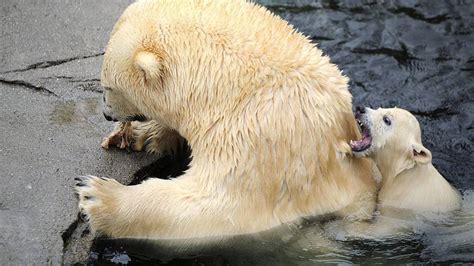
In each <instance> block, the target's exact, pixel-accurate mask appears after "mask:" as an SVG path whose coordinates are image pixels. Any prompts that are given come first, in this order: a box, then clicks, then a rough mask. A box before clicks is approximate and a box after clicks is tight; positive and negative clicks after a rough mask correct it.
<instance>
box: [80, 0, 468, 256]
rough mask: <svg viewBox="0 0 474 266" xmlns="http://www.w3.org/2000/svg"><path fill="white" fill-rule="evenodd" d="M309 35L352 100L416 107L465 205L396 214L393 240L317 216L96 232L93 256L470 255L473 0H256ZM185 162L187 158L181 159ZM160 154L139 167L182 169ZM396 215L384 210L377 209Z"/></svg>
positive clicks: (426, 139)
mask: <svg viewBox="0 0 474 266" xmlns="http://www.w3.org/2000/svg"><path fill="white" fill-rule="evenodd" d="M259 2H260V3H262V4H264V5H266V6H267V7H268V8H269V9H271V10H272V11H274V12H276V13H277V14H279V15H280V16H282V17H283V18H284V19H286V20H288V21H290V22H291V23H292V24H294V25H295V26H296V27H297V28H298V29H299V30H301V31H303V32H304V33H305V34H307V35H309V36H310V37H311V39H312V40H313V41H314V42H315V43H317V46H318V47H320V48H321V49H322V50H323V51H324V52H325V53H326V54H328V55H329V56H330V57H331V59H332V61H333V62H334V63H336V64H337V65H338V66H339V67H340V68H341V69H342V70H343V71H344V73H345V74H346V75H347V76H348V77H349V78H350V80H351V83H350V86H351V91H352V94H353V96H354V105H358V104H362V105H371V106H374V107H377V106H384V107H392V106H398V107H402V108H405V109H408V110H410V111H411V112H412V113H414V114H416V116H417V118H418V120H419V121H420V124H421V127H422V131H423V143H424V145H425V146H426V147H427V148H429V149H430V150H431V151H432V153H433V164H434V165H435V167H436V168H437V169H438V170H439V171H440V172H441V173H442V174H443V175H444V176H445V177H446V178H447V179H448V180H449V181H450V182H451V183H452V184H453V185H454V186H455V187H456V188H458V189H459V190H460V191H461V192H462V193H463V208H462V210H461V211H459V212H457V213H455V214H454V215H453V216H446V217H439V220H438V221H437V222H436V223H433V222H427V221H425V220H423V219H422V217H416V216H410V217H408V218H407V219H399V220H392V222H393V223H395V224H398V225H400V226H403V227H404V228H405V229H406V230H405V231H404V233H402V234H399V235H397V236H395V237H393V238H390V239H378V240H374V239H372V240H369V239H354V238H351V237H348V236H347V235H345V234H344V229H343V224H341V222H340V221H332V220H331V219H330V217H322V218H320V219H319V220H315V221H306V222H305V223H304V224H303V225H301V226H292V227H290V226H282V227H281V228H278V229H275V230H272V231H270V232H263V233H260V234H256V235H251V236H239V237H234V238H232V239H226V240H213V241H211V243H209V244H207V245H204V246H203V245H197V244H195V243H194V242H193V241H192V240H187V241H181V242H170V241H139V240H134V241H132V240H108V239H104V238H98V239H96V240H95V241H94V244H93V246H92V249H91V251H90V255H89V263H92V264H94V263H129V264H144V263H155V264H159V263H169V264H193V265H197V264H213V265H228V264H230V265H247V264H258V265H262V264H263V265H267V264H268V265H275V264H280V265H290V264H302V265H305V264H314V263H364V264H366V263H387V262H389V263H408V262H474V192H473V190H474V159H473V156H472V154H473V143H474V126H473V121H474V104H473V102H474V34H473V31H474V3H473V2H472V1H470V0H449V1H422V0H410V1H408V0H407V1H384V0H379V1H375V0H352V1H349V0H346V1H335V0H326V1H317V0H313V1H310V0H298V1H289V0H262V1H259ZM181 163H182V164H183V163H184V164H185V163H186V160H184V161H181ZM171 165H172V164H170V162H169V161H166V160H161V161H158V162H157V163H156V164H154V165H152V166H150V167H148V168H145V169H142V171H141V172H139V173H137V175H136V176H135V182H139V181H140V180H141V179H142V178H144V177H147V176H157V175H158V176H159V175H160V174H163V176H166V175H168V174H172V175H178V174H179V173H180V170H179V169H176V167H174V166H171ZM178 168H179V167H178ZM381 218H384V219H393V218H390V217H381Z"/></svg>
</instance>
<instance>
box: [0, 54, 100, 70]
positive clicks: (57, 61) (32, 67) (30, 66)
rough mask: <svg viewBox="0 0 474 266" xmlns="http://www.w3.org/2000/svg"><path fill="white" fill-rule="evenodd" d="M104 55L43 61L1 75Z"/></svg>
mask: <svg viewBox="0 0 474 266" xmlns="http://www.w3.org/2000/svg"><path fill="white" fill-rule="evenodd" d="M102 55H104V52H101V53H98V54H92V55H84V56H75V57H69V58H64V59H59V60H50V61H49V60H48V61H43V62H38V63H34V64H32V65H29V66H27V67H25V68H20V69H14V70H8V71H5V72H0V74H8V73H19V72H25V71H28V70H32V69H42V68H48V67H53V66H57V65H61V64H64V63H68V62H71V61H75V60H80V59H87V58H92V57H98V56H102Z"/></svg>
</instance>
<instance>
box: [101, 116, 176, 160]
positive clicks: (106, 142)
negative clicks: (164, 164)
mask: <svg viewBox="0 0 474 266" xmlns="http://www.w3.org/2000/svg"><path fill="white" fill-rule="evenodd" d="M179 140H180V137H179V135H178V133H176V132H175V131H173V130H171V129H169V128H166V127H165V126H163V125H161V124H160V123H158V122H156V121H154V120H151V121H147V122H138V121H133V122H117V123H116V125H115V127H114V130H112V132H111V133H110V134H109V135H108V136H107V137H105V138H104V139H103V140H102V143H101V146H102V147H103V148H104V149H109V148H110V146H116V147H118V148H120V149H127V150H129V151H130V150H133V151H142V150H143V149H145V150H146V151H147V152H149V153H153V154H158V155H162V154H165V153H171V154H172V153H174V152H176V147H177V146H178V141H179Z"/></svg>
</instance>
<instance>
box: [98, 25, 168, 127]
mask: <svg viewBox="0 0 474 266" xmlns="http://www.w3.org/2000/svg"><path fill="white" fill-rule="evenodd" d="M123 20H124V19H123ZM153 39H154V38H153V37H152V36H150V35H149V34H148V33H146V32H141V31H140V30H137V29H136V27H134V24H133V23H130V22H129V21H127V20H125V21H119V23H117V25H116V26H115V28H114V30H113V32H112V36H111V38H110V41H109V43H108V45H107V49H106V52H105V55H104V61H103V65H102V73H101V83H102V86H103V87H104V94H103V100H104V116H105V118H106V119H107V120H114V121H134V120H139V121H144V120H147V119H149V115H150V114H147V112H150V108H146V107H150V106H155V105H156V104H154V103H153V100H154V99H155V98H156V95H157V94H156V93H154V92H156V91H159V90H160V88H161V87H162V86H161V85H162V82H163V74H162V73H163V70H162V64H161V62H162V56H161V55H160V52H159V49H157V47H156V45H155V43H154V41H153Z"/></svg>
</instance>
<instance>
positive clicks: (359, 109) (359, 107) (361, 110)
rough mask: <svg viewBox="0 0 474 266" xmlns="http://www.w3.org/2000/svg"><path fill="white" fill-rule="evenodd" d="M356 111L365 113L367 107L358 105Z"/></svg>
mask: <svg viewBox="0 0 474 266" xmlns="http://www.w3.org/2000/svg"><path fill="white" fill-rule="evenodd" d="M356 113H359V114H364V113H365V107H364V106H357V107H356Z"/></svg>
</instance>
